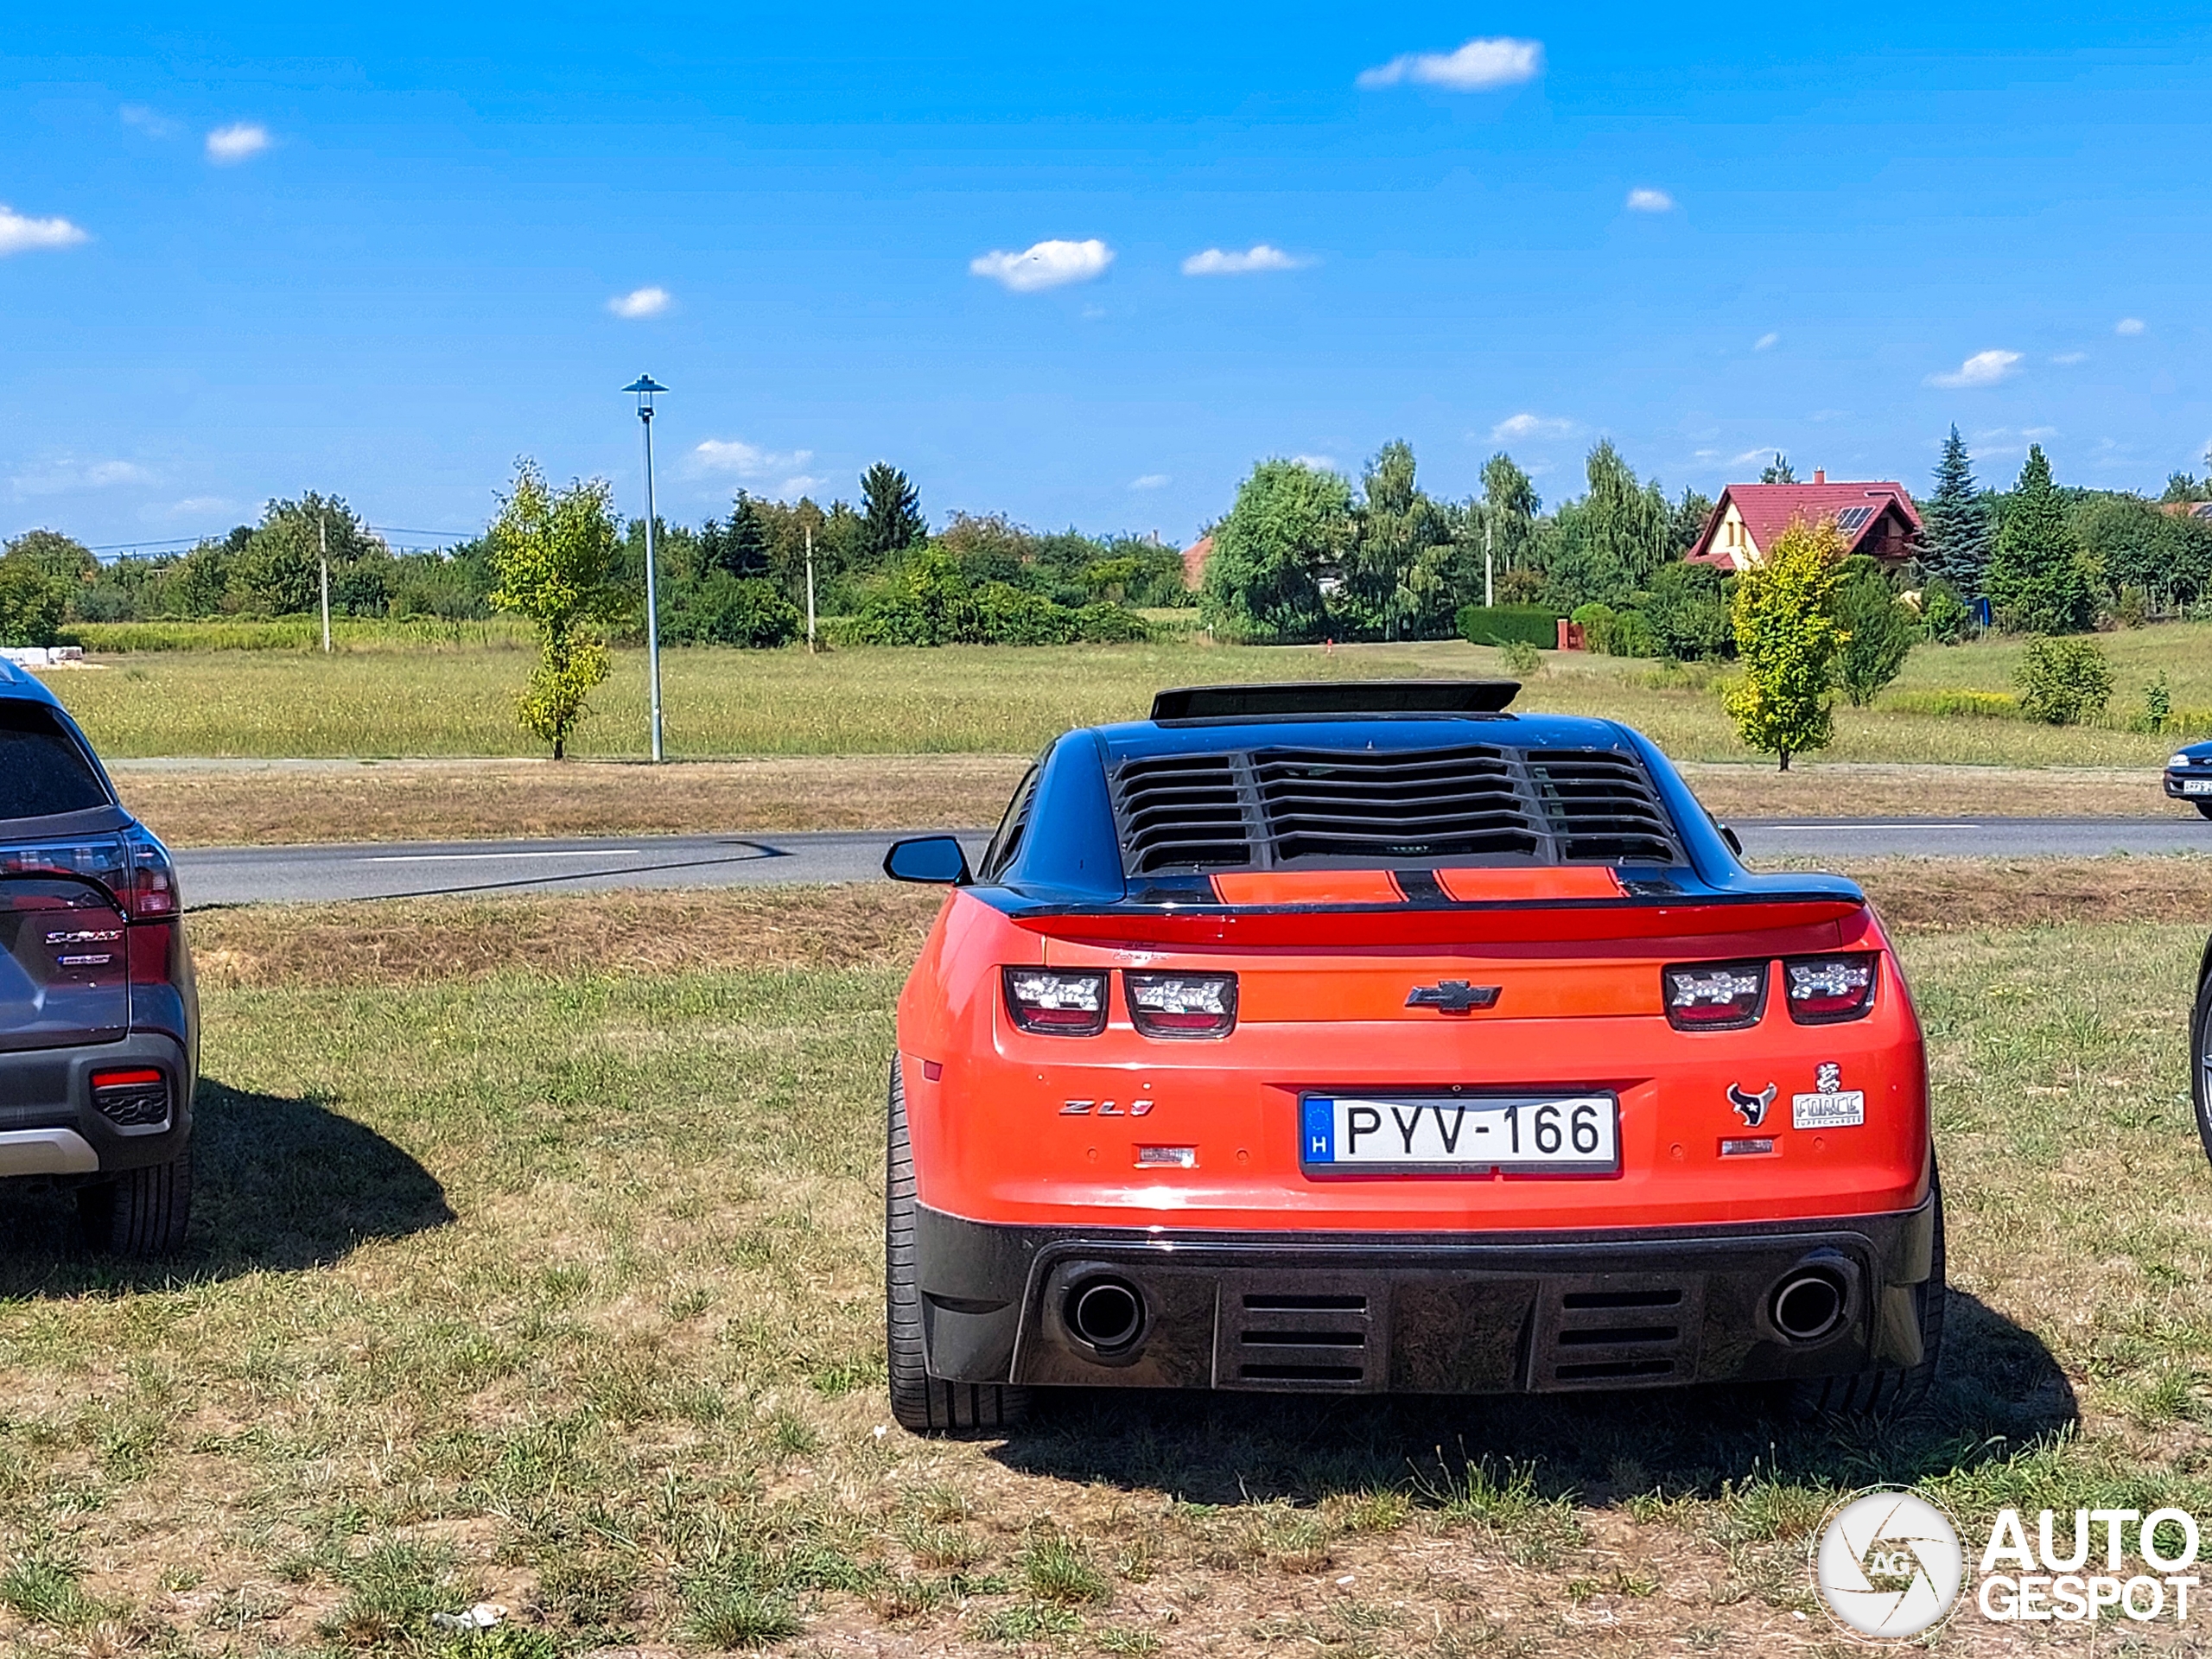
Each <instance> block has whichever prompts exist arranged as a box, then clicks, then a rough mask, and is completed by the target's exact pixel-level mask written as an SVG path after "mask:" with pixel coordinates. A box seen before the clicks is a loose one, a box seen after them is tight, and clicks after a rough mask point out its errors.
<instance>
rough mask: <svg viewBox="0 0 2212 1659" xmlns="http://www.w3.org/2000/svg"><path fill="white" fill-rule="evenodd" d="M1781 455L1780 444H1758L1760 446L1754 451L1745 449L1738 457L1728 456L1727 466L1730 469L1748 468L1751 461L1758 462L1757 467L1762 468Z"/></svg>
mask: <svg viewBox="0 0 2212 1659" xmlns="http://www.w3.org/2000/svg"><path fill="white" fill-rule="evenodd" d="M1781 453H1782V446H1781V445H1780V444H1778V443H1763V444H1760V445H1759V446H1758V448H1756V449H1746V450H1745V451H1744V453H1743V454H1740V455H1731V456H1729V457H1728V464H1729V465H1730V466H1731V467H1748V466H1750V465H1751V463H1752V462H1753V461H1758V463H1759V465H1760V466H1762V467H1764V466H1765V465H1766V463H1767V462H1769V461H1772V460H1773V459H1774V458H1775V457H1776V456H1777V455H1778V454H1781Z"/></svg>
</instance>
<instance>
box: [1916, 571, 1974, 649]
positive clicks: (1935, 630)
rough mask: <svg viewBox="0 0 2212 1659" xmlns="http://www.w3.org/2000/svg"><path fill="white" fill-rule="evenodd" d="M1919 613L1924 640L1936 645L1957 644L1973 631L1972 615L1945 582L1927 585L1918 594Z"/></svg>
mask: <svg viewBox="0 0 2212 1659" xmlns="http://www.w3.org/2000/svg"><path fill="white" fill-rule="evenodd" d="M1920 613H1921V616H1922V618H1923V625H1924V626H1926V628H1927V630H1928V637H1929V639H1933V640H1934V641H1935V642H1936V644H1937V645H1958V644H1960V643H1961V641H1963V640H1964V639H1966V637H1967V635H1968V634H1969V633H1971V632H1973V631H1974V613H1973V612H1972V611H1970V610H1968V609H1967V602H1966V601H1964V600H1962V599H1961V598H1960V597H1959V595H1958V590H1957V589H1955V588H1953V587H1952V586H1951V584H1950V583H1949V582H1944V581H1942V580H1940V579H1939V580H1937V581H1934V582H1929V584H1928V586H1927V588H1925V589H1924V590H1923V593H1922V594H1921V601H1920Z"/></svg>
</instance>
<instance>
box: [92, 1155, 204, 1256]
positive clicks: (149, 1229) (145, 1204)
mask: <svg viewBox="0 0 2212 1659" xmlns="http://www.w3.org/2000/svg"><path fill="white" fill-rule="evenodd" d="M191 1217H192V1154H190V1153H189V1152H186V1153H183V1154H180V1155H179V1156H178V1157H177V1158H176V1159H175V1160H174V1161H172V1162H169V1163H166V1164H150V1165H148V1166H146V1167H144V1168H143V1169H126V1170H124V1172H123V1173H121V1174H119V1175H113V1176H111V1177H109V1178H108V1179H105V1180H104V1181H95V1182H93V1183H92V1185H89V1186H80V1187H79V1188H78V1189H77V1219H78V1221H79V1223H80V1224H82V1225H83V1227H84V1230H85V1242H86V1243H87V1244H89V1245H91V1246H92V1249H95V1250H98V1251H99V1252H100V1253H101V1254H102V1255H125V1256H131V1257H135V1258H137V1259H138V1260H140V1261H150V1260H152V1259H154V1258H155V1257H157V1256H163V1255H174V1254H175V1252H176V1251H177V1250H178V1249H180V1248H181V1247H182V1245H183V1243H184V1230H185V1227H186V1225H187V1224H188V1222H189V1221H190V1220H191Z"/></svg>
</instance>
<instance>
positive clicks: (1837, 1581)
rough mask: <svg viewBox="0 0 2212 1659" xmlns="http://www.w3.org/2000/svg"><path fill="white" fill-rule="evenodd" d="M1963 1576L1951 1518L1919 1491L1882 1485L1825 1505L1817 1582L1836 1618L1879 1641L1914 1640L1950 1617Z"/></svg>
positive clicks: (1961, 1551)
mask: <svg viewBox="0 0 2212 1659" xmlns="http://www.w3.org/2000/svg"><path fill="white" fill-rule="evenodd" d="M1965 1579H1966V1551H1965V1550H1964V1549H1963V1548H1961V1546H1960V1543H1959V1529H1958V1528H1957V1527H1955V1526H1954V1525H1953V1524H1952V1522H1951V1517H1950V1516H1948V1515H1946V1514H1944V1513H1943V1511H1942V1510H1940V1509H1938V1508H1936V1505H1935V1504H1933V1503H1929V1501H1928V1500H1927V1499H1926V1498H1924V1497H1921V1496H1920V1495H1919V1494H1918V1493H1917V1492H1912V1491H1906V1490H1905V1489H1904V1488H1903V1487H1894V1486H1878V1487H1874V1488H1872V1489H1870V1490H1868V1491H1863V1492H1859V1493H1858V1494H1856V1495H1855V1496H1853V1497H1848V1498H1846V1499H1845V1500H1844V1501H1843V1502H1842V1503H1839V1504H1838V1505H1837V1506H1836V1507H1835V1508H1834V1509H1833V1510H1829V1511H1828V1515H1827V1520H1826V1521H1825V1522H1822V1523H1821V1530H1820V1534H1819V1535H1818V1538H1817V1540H1816V1541H1815V1544H1814V1547H1813V1582H1814V1584H1815V1586H1817V1587H1818V1588H1819V1590H1820V1592H1821V1601H1822V1602H1823V1603H1824V1604H1826V1605H1827V1610H1828V1612H1829V1613H1830V1614H1831V1615H1832V1616H1833V1617H1834V1619H1835V1621H1836V1623H1838V1624H1841V1625H1842V1626H1843V1627H1844V1628H1845V1629H1846V1630H1850V1631H1852V1632H1853V1633H1854V1634H1856V1635H1859V1636H1862V1637H1869V1638H1871V1639H1872V1640H1874V1641H1878V1642H1909V1641H1910V1640H1912V1638H1913V1637H1916V1636H1920V1635H1922V1634H1923V1633H1924V1632H1926V1631H1927V1630H1930V1629H1932V1628H1933V1627H1934V1626H1936V1625H1937V1624H1941V1623H1942V1621H1943V1620H1944V1619H1946V1618H1948V1617H1949V1616H1950V1613H1951V1610H1952V1609H1953V1608H1954V1607H1955V1606H1956V1605H1958V1600H1959V1586H1961V1584H1962V1583H1963V1582H1964V1581H1965Z"/></svg>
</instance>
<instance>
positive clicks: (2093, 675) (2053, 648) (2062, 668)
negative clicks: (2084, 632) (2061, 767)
mask: <svg viewBox="0 0 2212 1659" xmlns="http://www.w3.org/2000/svg"><path fill="white" fill-rule="evenodd" d="M2012 677H2013V681H2014V683H2016V684H2018V686H2019V688H2020V712H2021V713H2022V714H2024V715H2027V717H2028V718H2029V719H2030V720H2040V721H2046V722H2047V723H2049V724H2050V725H2053V726H2071V725H2074V724H2075V723H2076V722H2077V721H2084V720H2088V719H2090V718H2092V717H2093V716H2094V715H2101V714H2102V713H2104V711H2105V709H2107V707H2108V706H2109V705H2110V704H2111V702H2112V664H2110V663H2109V662H2107V660H2106V659H2105V654H2104V652H2101V651H2100V650H2099V649H2098V648H2097V643H2096V641H2095V640H2094V639H2031V640H2029V641H2028V648H2027V650H2026V651H2025V652H2023V653H2021V657H2020V665H2019V667H2018V669H2017V670H2015V671H2014V672H2013V676H2012Z"/></svg>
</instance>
